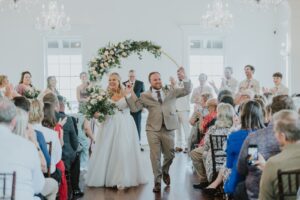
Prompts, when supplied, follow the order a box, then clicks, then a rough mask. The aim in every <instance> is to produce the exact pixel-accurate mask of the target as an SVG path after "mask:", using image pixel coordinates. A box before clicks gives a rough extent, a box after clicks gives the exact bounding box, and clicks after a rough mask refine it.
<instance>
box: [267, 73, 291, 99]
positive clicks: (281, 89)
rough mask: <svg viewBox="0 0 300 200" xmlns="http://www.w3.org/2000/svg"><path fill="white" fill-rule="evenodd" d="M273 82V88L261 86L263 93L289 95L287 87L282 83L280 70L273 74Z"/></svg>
mask: <svg viewBox="0 0 300 200" xmlns="http://www.w3.org/2000/svg"><path fill="white" fill-rule="evenodd" d="M273 82H274V84H275V86H274V87H273V88H271V89H268V88H264V87H263V93H264V94H265V93H266V94H268V93H271V94H272V95H273V96H277V95H289V89H288V88H287V87H286V86H285V85H283V84H282V74H281V73H280V72H276V73H274V74H273Z"/></svg>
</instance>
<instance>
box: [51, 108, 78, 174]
mask: <svg viewBox="0 0 300 200" xmlns="http://www.w3.org/2000/svg"><path fill="white" fill-rule="evenodd" d="M55 115H56V119H57V120H58V119H59V118H61V119H63V118H64V117H65V116H67V115H66V114H64V113H61V112H60V113H55ZM63 130H64V146H63V151H62V160H63V161H64V163H65V166H66V168H67V170H70V167H71V163H72V162H73V161H74V159H75V158H76V150H77V148H78V137H77V134H76V130H75V127H74V122H73V120H72V118H71V117H70V116H67V122H66V123H65V125H64V127H63Z"/></svg>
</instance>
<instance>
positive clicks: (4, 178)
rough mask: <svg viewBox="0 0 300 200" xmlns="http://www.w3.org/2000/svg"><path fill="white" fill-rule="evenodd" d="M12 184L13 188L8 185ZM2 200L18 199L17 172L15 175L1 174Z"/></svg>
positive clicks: (0, 193)
mask: <svg viewBox="0 0 300 200" xmlns="http://www.w3.org/2000/svg"><path fill="white" fill-rule="evenodd" d="M7 182H8V183H11V187H10V186H8V185H7V184H8V183H7ZM0 183H2V185H1V184H0V186H1V187H0V190H1V192H0V199H1V200H2V199H3V200H4V199H6V200H9V199H10V200H15V198H16V172H15V171H14V172H13V173H0Z"/></svg>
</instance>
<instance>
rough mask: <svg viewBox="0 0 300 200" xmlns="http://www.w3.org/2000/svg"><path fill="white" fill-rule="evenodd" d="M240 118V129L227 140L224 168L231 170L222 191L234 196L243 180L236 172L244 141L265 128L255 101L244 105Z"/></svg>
mask: <svg viewBox="0 0 300 200" xmlns="http://www.w3.org/2000/svg"><path fill="white" fill-rule="evenodd" d="M240 116H241V129H240V130H238V131H235V132H233V133H231V134H230V135H229V137H228V140H227V148H226V158H227V160H226V167H227V168H229V169H231V173H230V175H229V177H228V179H227V181H226V182H225V184H224V191H225V193H227V194H234V192H235V189H236V186H237V184H238V183H239V182H240V181H242V179H243V177H242V176H240V174H239V173H238V171H237V162H238V156H239V154H240V150H241V147H242V145H243V142H244V140H245V139H246V137H247V136H248V134H249V133H251V132H254V131H256V130H258V129H261V128H264V127H265V126H264V119H263V113H262V109H261V106H260V104H259V103H258V102H256V101H252V100H250V101H248V102H246V103H244V105H243V106H242V109H241V115H240Z"/></svg>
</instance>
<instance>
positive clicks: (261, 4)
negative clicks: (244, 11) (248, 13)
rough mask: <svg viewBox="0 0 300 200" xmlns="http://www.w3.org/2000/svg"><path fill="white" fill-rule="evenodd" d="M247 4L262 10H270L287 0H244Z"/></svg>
mask: <svg viewBox="0 0 300 200" xmlns="http://www.w3.org/2000/svg"><path fill="white" fill-rule="evenodd" d="M243 1H244V2H245V3H247V4H250V5H252V6H255V7H258V8H260V9H270V8H274V7H276V6H278V5H279V4H280V3H282V2H283V1H285V0H243Z"/></svg>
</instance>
